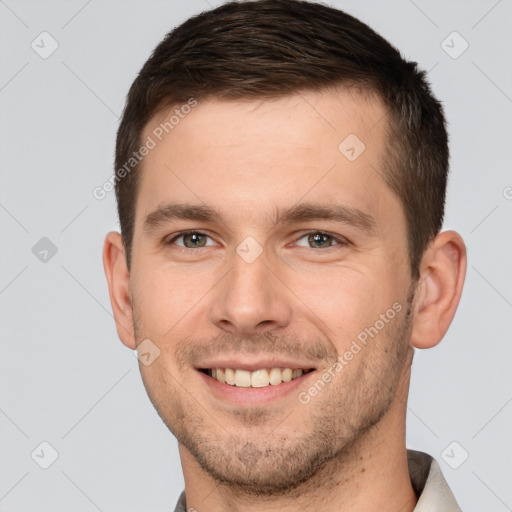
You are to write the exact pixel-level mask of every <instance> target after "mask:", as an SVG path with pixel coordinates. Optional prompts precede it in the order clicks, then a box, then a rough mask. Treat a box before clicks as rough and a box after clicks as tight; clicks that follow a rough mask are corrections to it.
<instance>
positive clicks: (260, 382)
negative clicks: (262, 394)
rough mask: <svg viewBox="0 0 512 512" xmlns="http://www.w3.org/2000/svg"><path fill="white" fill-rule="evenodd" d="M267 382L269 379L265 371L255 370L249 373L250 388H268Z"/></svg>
mask: <svg viewBox="0 0 512 512" xmlns="http://www.w3.org/2000/svg"><path fill="white" fill-rule="evenodd" d="M237 371H238V370H237ZM269 382H270V379H269V376H268V372H267V370H257V371H255V372H252V373H251V386H252V387H253V388H262V387H264V386H268V385H269Z"/></svg>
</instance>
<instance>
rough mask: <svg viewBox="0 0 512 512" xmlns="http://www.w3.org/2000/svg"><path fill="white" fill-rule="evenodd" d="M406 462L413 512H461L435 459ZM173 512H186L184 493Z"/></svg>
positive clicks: (421, 456) (418, 456) (410, 454)
mask: <svg viewBox="0 0 512 512" xmlns="http://www.w3.org/2000/svg"><path fill="white" fill-rule="evenodd" d="M407 460H408V464H409V474H410V475H411V483H412V487H413V489H414V492H415V493H416V496H418V503H417V504H416V507H415V508H414V512H462V511H461V509H460V508H459V505H457V502H456V501H455V498H454V496H453V494H452V492H451V490H450V488H449V487H448V484H447V483H446V480H445V479H444V476H443V474H442V472H441V468H440V467H439V464H438V463H437V462H436V460H435V459H433V458H432V457H431V456H430V455H428V454H426V453H423V452H419V451H416V450H407ZM174 512H187V508H186V501H185V491H183V492H182V493H181V495H180V497H179V499H178V503H177V505H176V508H175V509H174Z"/></svg>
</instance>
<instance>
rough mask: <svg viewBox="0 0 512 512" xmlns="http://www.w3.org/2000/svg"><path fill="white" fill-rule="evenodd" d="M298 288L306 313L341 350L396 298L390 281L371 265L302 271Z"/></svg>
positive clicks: (377, 317)
mask: <svg viewBox="0 0 512 512" xmlns="http://www.w3.org/2000/svg"><path fill="white" fill-rule="evenodd" d="M372 272H374V271H373V270H372ZM294 288H295V289H296V290H297V295H298V296H299V297H300V298H301V299H302V303H303V305H304V306H300V307H301V309H302V310H303V314H304V315H306V316H307V317H308V318H310V321H311V322H312V323H313V324H314V325H317V326H318V327H320V328H321V329H323V330H325V335H326V336H327V337H328V338H329V339H331V340H333V343H334V344H335V345H336V349H337V350H338V352H340V351H343V350H345V348H346V346H349V345H350V343H351V341H352V340H353V339H355V338H356V337H357V335H358V334H359V333H360V332H363V331H364V330H365V328H367V327H369V326H371V325H373V324H374V323H375V321H376V320H378V319H379V315H380V314H381V313H384V312H385V311H386V310H387V309H388V308H390V307H391V305H392V304H393V302H394V300H395V299H393V298H392V295H393V293H392V291H393V290H391V288H390V283H389V282H386V281H385V280H383V279H381V278H379V277H378V275H375V274H373V273H370V272H369V270H368V268H366V269H360V268H358V269H356V268H332V267H330V268H325V269H323V270H322V271H317V272H315V273H309V274H302V275H301V276H300V279H299V278H298V279H297V280H296V282H295V285H294ZM319 320H320V322H319Z"/></svg>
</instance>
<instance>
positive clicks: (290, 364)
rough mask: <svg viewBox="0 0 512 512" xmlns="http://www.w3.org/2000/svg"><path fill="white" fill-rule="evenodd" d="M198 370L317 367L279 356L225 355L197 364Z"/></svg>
mask: <svg viewBox="0 0 512 512" xmlns="http://www.w3.org/2000/svg"><path fill="white" fill-rule="evenodd" d="M196 368H197V369H198V370H200V369H208V368H233V369H240V370H247V371H250V372H252V371H256V370H260V369H262V368H291V369H292V370H295V369H299V368H302V369H304V370H309V369H316V365H315V364H313V363H311V362H308V361H305V360H302V361H301V360H294V361H292V360H290V359H283V358H277V357H265V358H263V357H261V358H253V359H249V358H244V359H241V358H240V356H238V357H223V358H220V357H218V358H215V359H206V360H204V361H202V362H201V363H200V364H198V365H196Z"/></svg>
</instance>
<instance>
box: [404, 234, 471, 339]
mask: <svg viewBox="0 0 512 512" xmlns="http://www.w3.org/2000/svg"><path fill="white" fill-rule="evenodd" d="M466 266H467V257H466V246H465V244H464V240H463V239H462V237H461V236H460V235H459V234H458V233H456V232H455V231H444V232H442V233H439V234H438V235H437V236H436V237H435V238H434V240H432V242H431V243H430V244H429V247H428V248H427V249H426V251H425V253H424V255H423V258H422V260H421V269H420V278H419V281H418V285H417V290H416V297H415V301H414V320H413V328H412V334H411V343H412V345H413V346H414V347H416V348H430V347H433V346H435V345H437V344H438V343H439V342H440V341H441V340H442V339H443V337H444V335H445V334H446V331H447V330H448V327H449V326H450V324H451V323H452V320H453V317H454V316H455V311H456V310H457V306H458V305H459V301H460V297H461V294H462V287H463V285H464V278H465V276H466Z"/></svg>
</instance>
